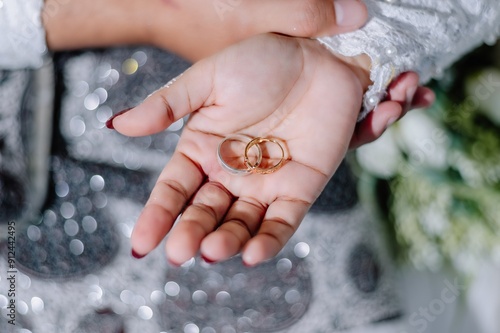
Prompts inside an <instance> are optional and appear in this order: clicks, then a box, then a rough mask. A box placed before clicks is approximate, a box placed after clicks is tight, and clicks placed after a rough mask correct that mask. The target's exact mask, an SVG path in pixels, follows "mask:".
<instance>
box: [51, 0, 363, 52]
mask: <svg viewBox="0 0 500 333" xmlns="http://www.w3.org/2000/svg"><path fill="white" fill-rule="evenodd" d="M352 2H355V3H356V4H357V7H356V8H353V12H352V13H346V15H347V14H349V15H350V16H355V17H356V18H357V19H356V20H355V22H354V24H347V25H346V23H343V25H339V24H337V22H336V15H335V8H334V5H333V1H330V0H215V1H206V0H147V1H144V0H86V1H80V0H46V2H45V10H44V12H43V15H42V19H43V22H44V26H45V28H46V31H47V42H48V46H49V48H50V49H51V50H55V51H58V50H67V49H77V48H82V47H102V46H111V45H121V44H151V45H155V46H158V47H160V48H164V49H168V50H170V51H172V52H174V53H177V54H179V55H181V56H183V57H185V58H187V59H189V60H192V61H196V60H199V59H202V58H204V57H206V56H209V55H211V54H213V53H215V52H218V51H220V50H222V49H223V48H225V47H227V46H229V45H231V44H234V43H236V42H238V41H241V40H243V39H246V38H248V37H251V36H254V35H257V34H260V33H266V32H277V33H281V34H285V35H292V36H296V37H318V36H325V35H335V34H339V33H344V32H348V31H353V30H355V29H358V28H360V27H361V26H362V25H363V24H364V23H365V21H366V19H367V10H366V7H365V6H364V5H363V3H362V2H361V1H352ZM89 22H91V24H89Z"/></svg>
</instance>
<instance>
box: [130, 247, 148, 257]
mask: <svg viewBox="0 0 500 333" xmlns="http://www.w3.org/2000/svg"><path fill="white" fill-rule="evenodd" d="M145 256H146V255H145V254H142V255H141V254H139V253H137V252H135V250H134V249H132V257H134V258H135V259H141V258H144V257H145Z"/></svg>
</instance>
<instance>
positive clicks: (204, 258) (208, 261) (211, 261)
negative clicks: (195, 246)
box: [201, 255, 217, 264]
mask: <svg viewBox="0 0 500 333" xmlns="http://www.w3.org/2000/svg"><path fill="white" fill-rule="evenodd" d="M201 259H203V261H204V262H206V263H207V264H215V263H216V262H217V261H215V260H212V259H208V258H207V257H205V256H204V255H201Z"/></svg>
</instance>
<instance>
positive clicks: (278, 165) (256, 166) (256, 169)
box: [245, 137, 285, 174]
mask: <svg viewBox="0 0 500 333" xmlns="http://www.w3.org/2000/svg"><path fill="white" fill-rule="evenodd" d="M263 142H272V143H274V144H276V145H278V147H280V150H281V159H280V160H279V162H278V163H276V164H275V165H273V166H272V167H269V168H261V167H259V165H260V163H259V164H251V163H250V158H249V157H248V152H249V151H250V149H251V148H252V147H253V146H259V145H260V144H261V143H263ZM284 161H285V150H284V149H283V146H281V144H280V143H279V141H278V140H276V139H268V138H261V137H257V138H255V139H253V140H252V141H250V142H249V143H248V144H247V146H246V147H245V165H246V166H247V167H248V169H249V170H251V171H252V172H256V173H260V174H268V173H273V172H275V171H277V170H278V169H279V168H281V167H282V166H283V162H284Z"/></svg>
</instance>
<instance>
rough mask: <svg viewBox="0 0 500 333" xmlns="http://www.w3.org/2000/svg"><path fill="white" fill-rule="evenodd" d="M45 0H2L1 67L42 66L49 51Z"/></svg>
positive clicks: (0, 16) (0, 0) (0, 23)
mask: <svg viewBox="0 0 500 333" xmlns="http://www.w3.org/2000/svg"><path fill="white" fill-rule="evenodd" d="M42 7H43V0H22V1H19V0H0V31H1V33H0V68H4V69H7V68H8V69H18V68H26V67H40V66H41V65H42V63H43V56H44V54H45V53H46V51H47V46H46V43H45V31H44V29H43V27H42V22H41V17H40V12H41V9H42Z"/></svg>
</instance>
